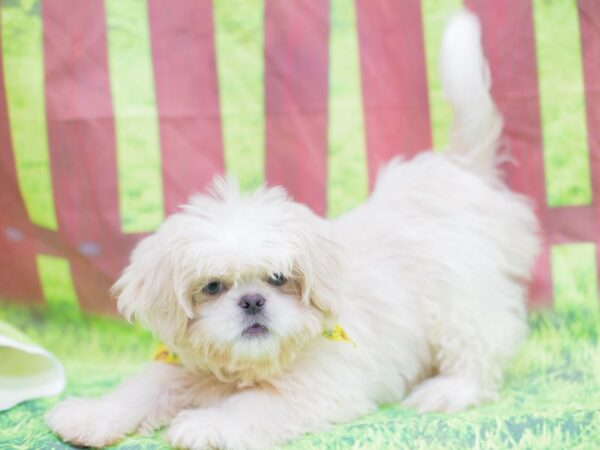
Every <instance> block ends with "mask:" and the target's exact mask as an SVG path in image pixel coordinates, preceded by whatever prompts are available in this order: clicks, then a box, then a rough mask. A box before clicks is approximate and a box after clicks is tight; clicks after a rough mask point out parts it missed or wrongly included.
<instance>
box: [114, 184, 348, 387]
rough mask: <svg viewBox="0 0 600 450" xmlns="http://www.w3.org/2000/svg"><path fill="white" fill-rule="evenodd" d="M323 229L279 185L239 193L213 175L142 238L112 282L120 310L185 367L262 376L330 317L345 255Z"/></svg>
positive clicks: (244, 377)
mask: <svg viewBox="0 0 600 450" xmlns="http://www.w3.org/2000/svg"><path fill="white" fill-rule="evenodd" d="M328 226H329V225H328V223H327V222H325V221H324V220H322V219H320V218H318V217H317V216H315V215H314V214H313V213H312V212H310V210H308V209H307V208H306V207H304V206H301V205H299V204H297V203H294V202H292V201H290V200H289V199H288V198H287V196H286V195H285V193H284V192H283V191H282V190H281V189H279V188H272V189H261V190H259V191H257V192H255V193H253V194H250V195H246V196H242V195H240V194H239V192H238V190H237V187H236V186H235V184H233V183H231V182H229V183H228V182H225V181H223V180H218V181H217V182H216V183H215V186H214V188H213V192H212V194H211V195H207V196H197V197H195V198H194V199H193V200H192V202H191V204H190V205H188V206H186V207H184V209H183V212H182V213H179V214H175V215H173V216H171V217H169V218H168V219H167V220H166V221H165V223H164V224H163V225H162V226H161V227H160V228H159V230H158V231H157V232H156V233H155V234H153V235H151V236H149V237H147V238H146V239H144V240H143V241H142V242H140V244H139V245H138V246H137V248H136V249H135V250H134V252H133V254H132V258H131V263H130V265H129V266H128V267H127V268H126V269H125V271H124V273H123V275H122V276H121V278H120V279H119V280H118V281H117V283H116V284H115V287H114V288H113V289H114V293H115V294H116V295H117V296H118V306H119V309H120V311H121V312H122V313H123V314H124V315H125V316H126V317H128V318H131V317H136V318H138V319H139V320H140V321H141V322H142V323H143V324H144V325H146V326H147V327H148V328H150V329H151V330H152V331H153V332H154V333H155V334H156V335H157V336H158V337H159V338H160V339H162V340H163V341H164V342H166V343H167V344H169V345H170V346H172V347H174V348H175V349H177V351H178V352H179V353H180V356H181V358H182V360H183V362H184V364H186V366H188V367H190V368H200V369H208V370H210V371H212V372H213V373H214V374H215V375H216V376H218V377H219V378H221V379H223V380H232V381H236V382H238V383H246V382H254V381H260V380H265V379H268V378H270V377H271V376H273V375H275V374H276V373H278V372H280V371H281V370H284V369H285V367H286V365H287V364H289V363H290V362H291V361H292V360H293V359H294V358H295V357H296V356H297V355H298V353H299V352H301V351H303V350H304V349H305V348H306V347H307V346H308V345H309V344H310V342H311V341H312V340H313V339H315V338H316V337H318V336H319V335H320V334H321V333H322V332H323V330H324V329H326V328H328V327H330V326H331V324H332V323H333V321H334V320H335V316H336V314H337V308H338V305H337V302H338V300H339V295H338V293H337V290H338V283H339V278H340V277H339V275H340V272H339V271H340V264H341V260H342V258H341V257H340V249H339V248H338V246H337V245H336V244H335V243H334V240H333V239H332V237H331V236H330V233H329V228H328Z"/></svg>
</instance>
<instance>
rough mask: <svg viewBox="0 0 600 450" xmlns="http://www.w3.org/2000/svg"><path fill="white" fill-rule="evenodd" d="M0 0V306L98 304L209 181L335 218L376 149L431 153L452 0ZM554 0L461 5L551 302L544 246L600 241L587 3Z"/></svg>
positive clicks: (598, 41)
mask: <svg viewBox="0 0 600 450" xmlns="http://www.w3.org/2000/svg"><path fill="white" fill-rule="evenodd" d="M1 3H2V7H1V8H0V18H1V20H0V27H1V32H0V297H3V298H8V299H13V300H17V301H21V302H26V303H29V302H42V301H48V302H53V301H56V302H71V303H73V304H74V305H78V307H81V308H83V309H85V310H88V311H94V312H110V311H114V302H112V301H111V300H110V299H109V298H108V294H107V292H108V289H109V287H110V285H111V284H112V282H113V281H114V279H115V277H117V276H118V274H119V272H120V270H121V269H122V268H123V267H124V265H125V264H126V262H127V258H128V254H129V252H130V250H131V249H132V247H133V246H134V245H135V243H136V242H137V241H138V240H139V239H140V238H142V237H143V236H145V235H146V234H147V233H149V232H152V230H154V229H155V228H156V227H157V226H158V225H159V224H160V222H161V221H162V219H163V218H164V217H165V215H167V214H170V213H172V212H173V211H175V210H176V209H177V206H178V205H180V204H181V203H183V202H185V199H186V198H187V196H188V195H189V194H191V193H193V192H196V191H199V190H202V189H203V188H204V187H205V186H206V185H207V183H209V182H210V180H211V178H212V177H213V175H214V174H221V173H225V172H227V173H229V174H232V175H234V176H236V177H237V178H238V179H239V180H240V183H241V185H242V187H244V188H245V189H251V188H253V187H256V186H258V185H260V184H261V183H263V182H265V181H266V182H267V183H269V184H282V185H284V186H285V187H286V188H287V189H288V191H289V192H290V194H291V195H292V196H293V197H294V198H295V199H297V200H298V201H301V202H305V203H306V204H308V205H309V206H310V207H311V208H313V209H314V211H315V212H317V213H319V214H323V215H326V214H328V215H331V216H335V215H338V214H340V213H342V212H344V211H346V210H348V209H349V208H351V207H352V206H353V205H355V204H357V203H358V202H360V201H362V200H363V199H364V198H365V197H366V195H367V193H368V189H369V187H371V186H372V185H373V181H374V179H375V176H376V173H377V170H378V168H379V167H380V166H381V165H382V164H383V163H384V162H385V161H387V160H388V159H390V158H391V157H393V156H395V155H404V156H406V157H410V156H411V155H414V154H415V153H417V152H419V151H422V150H425V149H428V148H431V147H432V146H434V147H435V148H439V149H442V148H443V146H444V141H445V134H444V133H442V132H439V131H437V130H440V129H442V128H443V127H440V126H439V124H440V123H443V122H447V121H448V120H449V117H450V116H449V112H448V108H447V106H445V105H444V103H443V100H442V96H441V93H440V88H439V82H438V77H437V72H436V61H437V52H438V47H439V39H440V35H441V29H442V26H443V20H444V19H445V18H446V17H447V16H448V13H449V12H451V11H452V10H454V9H456V8H457V7H458V6H459V5H460V2H459V1H455V0H424V1H422V2H421V1H418V0H402V1H399V0H356V1H355V2H351V1H349V0H330V1H324V0H295V1H294V2H286V1H283V0H245V1H241V0H235V1H232V0H230V1H223V0H215V1H212V2H211V1H209V0H178V1H176V2H161V1H160V0H148V1H141V0H135V1H134V0H128V1H122V0H105V1H101V0H86V1H85V2H84V1H72V0H43V1H39V0H21V1H19V0H3V1H2V2H1ZM556 3H557V1H556V0H555V1H554V2H553V1H543V0H533V1H532V0H494V1H485V0H467V1H466V5H467V6H468V7H469V8H471V9H472V10H473V11H474V12H476V14H477V15H478V16H479V17H480V19H481V22H482V25H483V40H484V46H485V50H486V53H487V55H488V58H489V61H490V65H491V69H492V78H493V95H494V97H495V99H496V101H497V102H498V105H499V107H500V109H501V110H502V113H503V114H504V117H505V133H504V135H505V146H506V147H507V148H508V149H509V151H510V152H511V154H512V156H513V161H512V162H509V163H507V164H506V167H505V170H506V178H507V180H508V182H509V183H510V185H511V186H512V187H513V188H514V189H516V190H518V191H521V192H523V193H525V194H527V195H529V196H530V197H531V198H532V199H533V200H534V201H535V205H536V211H537V214H538V216H539V217H540V219H541V222H542V224H543V228H544V237H545V242H546V245H545V250H544V252H543V254H542V255H541V256H540V258H539V261H538V264H537V268H536V276H535V280H534V283H533V285H532V289H531V294H532V295H531V304H532V305H548V304H550V303H551V301H552V300H551V299H552V270H551V267H552V264H551V263H552V254H553V251H554V250H555V249H556V248H557V246H560V245H563V244H567V243H578V242H586V243H593V244H594V246H593V249H594V250H593V253H594V255H595V256H594V257H595V258H596V260H597V257H598V248H599V247H598V246H597V245H596V244H595V243H596V242H597V241H598V238H599V235H600V228H599V224H600V220H599V219H600V203H599V198H600V195H599V194H600V2H598V1H596V0H578V1H577V2H575V1H572V2H566V1H565V2H562V3H565V4H568V5H571V6H568V7H567V8H563V9H562V10H561V12H560V15H557V14H554V13H552V11H554V10H556V8H555V9H554V10H553V9H552V5H553V4H556ZM544 11H546V12H544ZM548 11H550V12H548ZM542 12H544V13H543V14H542ZM549 27H550V28H552V29H553V30H552V32H550V33H549V32H547V30H548V29H549ZM543 31H544V32H543ZM542 37H543V38H542ZM559 123H560V124H561V126H557V124H559ZM432 129H435V130H436V132H435V133H432ZM574 174H575V175H574ZM596 266H597V265H596Z"/></svg>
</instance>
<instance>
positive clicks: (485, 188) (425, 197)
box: [47, 12, 538, 450]
mask: <svg viewBox="0 0 600 450" xmlns="http://www.w3.org/2000/svg"><path fill="white" fill-rule="evenodd" d="M441 72H442V80H443V86H444V89H445V92H446V96H447V98H448V100H449V101H450V103H451V105H452V107H453V110H454V124H453V128H452V132H451V136H450V143H449V146H448V149H447V151H446V152H445V153H443V154H436V153H432V152H426V153H422V154H420V155H419V156H417V157H415V158H414V159H412V160H411V161H408V162H404V161H401V160H400V159H398V160H395V161H393V162H391V163H390V164H388V165H387V167H385V168H384V169H383V170H382V171H381V173H380V176H379V179H378V181H377V185H376V187H375V190H374V192H373V195H372V196H371V198H370V199H369V200H368V201H367V202H366V203H365V204H363V205H362V206H360V207H359V208H357V209H356V210H354V211H352V212H351V213H349V214H347V215H345V216H343V217H341V218H339V219H337V220H335V221H332V222H328V221H326V220H324V219H322V218H320V217H318V216H316V215H315V214H313V213H312V212H311V211H310V210H309V209H308V208H306V207H305V206H302V205H300V204H298V203H295V202H293V201H292V200H290V199H289V198H288V197H287V195H286V194H285V192H284V191H283V189H281V188H263V189H259V190H258V191H256V192H254V193H251V194H241V193H240V192H239V191H238V188H237V186H236V184H235V183H234V182H232V181H225V180H217V181H216V182H215V184H214V186H213V188H212V191H211V192H210V193H209V194H208V195H201V196H197V197H194V198H193V199H192V200H191V202H190V204H189V205H187V206H185V207H184V208H183V210H182V212H180V213H178V214H175V215H173V216H171V217H169V218H168V219H167V220H166V221H165V223H164V224H163V225H162V226H161V227H160V229H159V230H158V231H157V232H156V233H155V234H153V235H152V236H149V237H147V238H146V239H144V240H143V241H142V242H140V244H139V245H138V247H137V248H136V249H135V251H134V252H133V255H132V258H131V264H130V265H129V267H127V269H126V270H125V272H124V273H123V275H122V277H121V278H120V279H119V281H118V282H117V283H116V285H115V287H114V292H115V294H116V295H117V296H118V306H119V309H120V311H121V312H122V313H123V314H124V315H125V316H126V317H127V318H136V319H138V320H140V321H141V322H142V323H143V324H144V325H145V326H147V327H148V328H149V329H150V330H152V331H153V332H154V333H155V334H156V335H157V336H158V337H159V338H160V339H161V340H162V341H163V342H164V343H165V344H166V345H167V346H168V347H169V348H170V349H171V350H172V351H174V352H176V353H177V355H178V356H179V358H180V359H181V364H179V365H173V364H165V363H161V362H152V363H150V364H148V366H147V367H146V368H145V369H144V370H143V371H142V372H141V373H139V374H138V375H136V376H134V377H133V378H131V379H128V380H126V381H125V382H124V383H123V384H122V385H121V386H119V387H118V388H117V389H116V390H115V391H114V392H112V393H110V394H108V395H106V396H105V397H102V398H100V399H71V400H67V401H65V402H64V403H62V404H60V405H58V406H57V407H56V408H55V409H54V410H52V411H51V412H50V413H49V415H48V416H47V422H48V424H49V425H50V427H51V428H52V429H53V430H54V431H55V432H56V433H58V434H59V435H60V436H61V437H62V438H63V439H64V440H66V441H70V442H73V443H75V444H82V445H88V446H97V447H99V446H104V445H107V444H110V443H112V442H114V441H116V440H118V439H119V438H121V437H123V436H124V435H126V434H128V433H134V432H136V431H147V430H151V429H155V428H157V427H160V426H163V425H168V426H169V428H168V431H167V434H166V437H167V439H168V440H169V442H170V443H171V444H173V445H174V446H177V447H186V448H193V449H203V448H207V447H217V448H224V449H260V450H264V449H267V448H270V447H272V446H274V445H276V444H278V443H283V442H285V441H287V440H289V439H293V438H295V437H297V436H300V435H301V434H303V433H306V432H309V431H318V430H322V429H325V428H327V427H328V426H330V425H331V424H335V423H340V422H345V421H350V420H354V419H356V418H358V417H360V416H361V415H363V414H366V413H368V412H370V411H374V410H375V409H376V408H377V405H378V404H380V403H383V402H385V403H390V402H404V404H405V405H407V406H410V407H414V408H416V409H417V410H419V411H459V410H462V409H464V408H466V407H468V406H470V405H476V404H479V403H481V402H483V401H486V400H490V399H493V398H494V397H495V395H496V393H497V391H498V386H499V383H500V381H501V374H502V369H503V367H504V365H505V363H506V362H507V360H508V359H509V358H510V357H511V356H512V355H513V354H514V353H515V351H516V349H517V347H518V345H519V343H520V342H521V341H522V340H523V338H524V336H525V334H526V322H525V300H526V295H527V285H528V281H529V279H530V275H531V271H532V266H533V263H534V260H535V257H536V253H537V251H538V236H537V229H538V224H537V222H536V218H535V216H534V214H533V212H532V209H531V207H530V204H529V202H528V201H527V200H526V199H525V198H523V197H521V196H519V195H517V194H514V193H511V192H510V191H509V190H508V189H507V187H506V186H505V185H504V184H503V183H502V181H501V179H500V177H499V176H498V173H497V171H496V162H497V157H496V155H495V152H496V149H497V143H498V139H499V136H500V133H501V128H502V121H501V118H500V116H499V114H498V112H497V110H496V107H495V106H494V104H493V102H492V99H491V97H490V95H489V73H488V68H487V64H486V61H485V59H484V57H483V54H482V50H481V44H480V30H479V25H478V22H477V19H476V18H475V17H474V16H473V15H471V14H470V13H468V12H461V13H459V14H458V15H457V16H456V17H455V18H454V19H453V20H452V21H451V22H450V24H449V26H448V27H447V29H446V32H445V35H444V39H443V44H442V60H441ZM336 324H340V325H341V326H343V327H344V329H345V330H346V331H347V333H348V336H349V337H350V338H351V339H352V340H353V342H354V345H352V344H348V343H345V342H335V341H332V340H328V339H326V338H325V337H324V336H323V333H324V332H326V331H328V330H331V329H333V328H334V327H335V325H336Z"/></svg>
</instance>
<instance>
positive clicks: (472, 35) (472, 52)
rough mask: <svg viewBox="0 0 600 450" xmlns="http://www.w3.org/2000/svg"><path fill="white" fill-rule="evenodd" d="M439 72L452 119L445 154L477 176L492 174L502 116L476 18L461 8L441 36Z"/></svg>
mask: <svg viewBox="0 0 600 450" xmlns="http://www.w3.org/2000/svg"><path fill="white" fill-rule="evenodd" d="M440 71H441V80H442V87H443V90H444V94H445V96H446V99H447V100H448V102H449V103H450V105H451V106H452V110H453V112H454V121H453V124H452V129H451V131H450V138H449V143H448V148H447V153H446V154H447V155H448V156H449V157H450V158H451V159H453V160H455V161H456V162H458V163H459V164H461V165H463V166H466V167H468V168H469V169H472V170H474V171H475V172H477V173H478V174H480V175H484V176H495V174H496V162H497V155H496V150H497V148H498V145H499V139H500V134H501V132H502V117H501V116H500V114H499V112H498V110H497V109H496V105H495V104H494V101H493V100H492V97H491V96H490V84H491V81H490V71H489V67H488V64H487V61H486V59H485V56H484V55H483V50H482V47H481V30H480V27H479V21H478V19H477V17H476V16H475V15H474V14H473V13H471V12H469V11H468V10H462V11H460V12H458V13H456V14H455V15H454V17H452V18H451V20H450V22H449V23H448V25H447V26H446V29H445V30H444V36H443V39H442V48H441V59H440Z"/></svg>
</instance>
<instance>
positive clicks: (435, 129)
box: [421, 0, 462, 150]
mask: <svg viewBox="0 0 600 450" xmlns="http://www.w3.org/2000/svg"><path fill="white" fill-rule="evenodd" d="M421 5H422V8H423V33H424V35H425V58H426V61H427V82H428V86H429V111H430V119H431V128H432V135H433V148H434V149H436V150H442V149H443V148H444V147H445V146H446V144H447V143H448V130H449V129H450V125H451V123H452V109H451V108H450V105H449V104H448V102H446V100H444V95H443V93H442V85H441V81H440V75H439V58H440V45H441V42H442V33H443V31H444V26H445V24H446V22H447V20H448V18H449V17H450V16H451V15H452V13H454V12H456V11H458V10H459V9H460V8H461V6H462V1H461V0H423V2H422V3H421Z"/></svg>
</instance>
